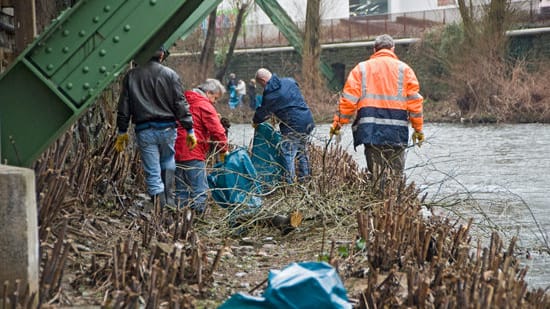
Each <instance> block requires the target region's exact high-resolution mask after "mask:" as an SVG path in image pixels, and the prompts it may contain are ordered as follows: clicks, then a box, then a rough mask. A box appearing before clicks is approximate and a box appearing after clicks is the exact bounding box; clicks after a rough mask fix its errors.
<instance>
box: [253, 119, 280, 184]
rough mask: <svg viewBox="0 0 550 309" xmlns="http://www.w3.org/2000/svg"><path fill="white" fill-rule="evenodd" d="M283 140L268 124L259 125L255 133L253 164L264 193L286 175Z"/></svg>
mask: <svg viewBox="0 0 550 309" xmlns="http://www.w3.org/2000/svg"><path fill="white" fill-rule="evenodd" d="M281 138H282V137H281V133H280V132H279V131H276V130H275V128H273V126H272V125H271V124H269V123H267V122H264V123H260V124H258V126H257V127H256V130H255V131H254V140H253V142H252V164H253V165H254V167H255V168H256V172H257V174H258V178H259V181H260V182H261V184H262V189H263V191H264V192H266V191H269V190H270V189H271V188H272V187H273V186H275V185H276V184H277V183H278V182H279V181H281V180H282V177H283V174H284V168H283V166H284V158H283V156H282V154H281V151H280V148H279V144H280V142H281Z"/></svg>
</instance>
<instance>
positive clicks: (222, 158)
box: [220, 152, 227, 163]
mask: <svg viewBox="0 0 550 309" xmlns="http://www.w3.org/2000/svg"><path fill="white" fill-rule="evenodd" d="M226 155H227V152H222V153H220V162H221V163H224V162H225V156H226Z"/></svg>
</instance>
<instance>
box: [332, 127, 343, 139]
mask: <svg viewBox="0 0 550 309" xmlns="http://www.w3.org/2000/svg"><path fill="white" fill-rule="evenodd" d="M340 128H342V126H340V125H339V124H337V123H333V124H332V126H331V127H330V131H329V136H330V137H331V138H332V136H334V135H339V134H340Z"/></svg>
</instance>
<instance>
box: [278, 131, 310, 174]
mask: <svg viewBox="0 0 550 309" xmlns="http://www.w3.org/2000/svg"><path fill="white" fill-rule="evenodd" d="M308 144H309V136H308V135H306V134H295V133H291V134H287V135H284V136H283V139H282V140H281V152H282V154H283V157H284V159H285V171H286V173H285V174H286V175H285V178H286V182H287V183H293V182H294V178H295V177H296V176H298V181H304V180H305V179H306V178H307V177H309V176H310V175H311V172H310V166H309V154H308V149H307V147H308ZM295 162H296V164H298V167H297V168H296V167H295Z"/></svg>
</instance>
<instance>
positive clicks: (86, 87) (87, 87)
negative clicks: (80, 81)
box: [82, 83, 90, 89]
mask: <svg viewBox="0 0 550 309" xmlns="http://www.w3.org/2000/svg"><path fill="white" fill-rule="evenodd" d="M82 88H84V89H90V84H88V83H84V85H82Z"/></svg>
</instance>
